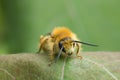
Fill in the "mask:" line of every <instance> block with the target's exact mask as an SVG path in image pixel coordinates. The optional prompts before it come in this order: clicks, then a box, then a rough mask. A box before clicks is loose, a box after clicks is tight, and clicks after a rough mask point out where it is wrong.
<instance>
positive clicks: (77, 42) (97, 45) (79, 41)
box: [73, 41, 98, 47]
mask: <svg viewBox="0 0 120 80" xmlns="http://www.w3.org/2000/svg"><path fill="white" fill-rule="evenodd" d="M73 42H77V43H82V44H85V45H89V46H96V47H97V46H98V45H95V44H90V43H86V42H81V41H73Z"/></svg>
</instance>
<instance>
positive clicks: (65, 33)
mask: <svg viewBox="0 0 120 80" xmlns="http://www.w3.org/2000/svg"><path fill="white" fill-rule="evenodd" d="M81 44H85V45H90V46H97V45H94V44H89V43H85V42H81V41H80V40H79V39H78V38H77V36H76V34H75V33H73V32H72V31H71V30H70V29H68V28H66V27H56V28H54V29H53V30H52V32H51V33H48V34H46V35H44V36H43V35H42V36H41V37H40V45H39V51H38V53H39V52H40V51H41V50H43V51H45V52H47V53H49V56H50V64H52V63H53V62H54V60H55V62H56V61H57V60H58V59H59V57H60V56H61V55H62V56H63V57H66V56H71V55H72V54H76V57H78V58H80V59H82V56H81V55H80V51H81V49H82V48H81ZM56 55H57V56H56ZM55 58H56V59H55Z"/></svg>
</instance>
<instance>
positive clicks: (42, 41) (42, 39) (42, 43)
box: [36, 36, 48, 53]
mask: <svg viewBox="0 0 120 80" xmlns="http://www.w3.org/2000/svg"><path fill="white" fill-rule="evenodd" d="M47 40H48V38H46V37H45V38H44V36H41V37H40V42H41V43H40V46H39V50H38V51H37V52H36V53H40V51H41V49H42V48H43V46H44V44H45V42H46V41H47Z"/></svg>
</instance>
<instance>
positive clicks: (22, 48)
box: [0, 0, 120, 53]
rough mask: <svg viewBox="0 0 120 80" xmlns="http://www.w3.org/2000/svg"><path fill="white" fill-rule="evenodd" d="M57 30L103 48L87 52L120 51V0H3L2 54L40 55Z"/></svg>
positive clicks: (0, 13) (0, 11)
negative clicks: (43, 43) (47, 37)
mask: <svg viewBox="0 0 120 80" xmlns="http://www.w3.org/2000/svg"><path fill="white" fill-rule="evenodd" d="M55 26H67V27H69V28H70V29H71V30H72V31H73V32H75V33H76V34H77V35H78V37H79V38H80V39H81V40H82V41H84V42H89V43H94V44H97V45H99V47H89V46H83V51H120V0H0V53H19V52H36V51H37V50H38V43H39V37H40V35H42V34H45V33H48V32H50V31H51V30H52V29H53V28H54V27H55Z"/></svg>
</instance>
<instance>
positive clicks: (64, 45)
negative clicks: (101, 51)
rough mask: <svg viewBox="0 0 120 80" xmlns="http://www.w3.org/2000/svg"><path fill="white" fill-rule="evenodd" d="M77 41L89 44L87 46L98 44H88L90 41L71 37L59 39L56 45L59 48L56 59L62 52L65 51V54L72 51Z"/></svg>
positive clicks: (69, 53)
mask: <svg viewBox="0 0 120 80" xmlns="http://www.w3.org/2000/svg"><path fill="white" fill-rule="evenodd" d="M78 43H81V44H85V45H89V46H98V45H95V44H90V43H86V42H81V41H76V40H72V39H71V38H64V39H62V40H60V41H59V44H58V45H59V48H60V52H59V54H58V56H57V58H56V61H57V60H58V59H59V57H60V55H61V53H62V52H64V53H66V54H67V55H71V54H72V53H74V51H75V47H76V45H77V44H78Z"/></svg>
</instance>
